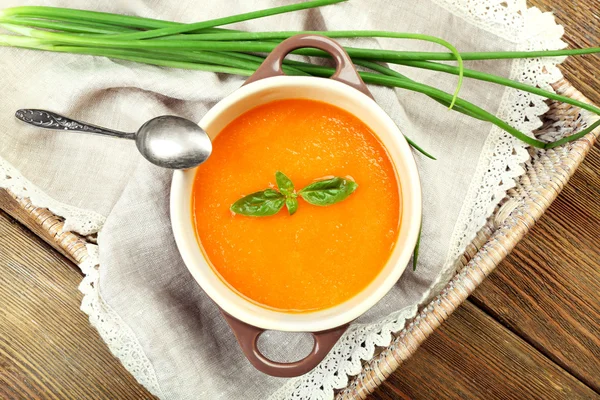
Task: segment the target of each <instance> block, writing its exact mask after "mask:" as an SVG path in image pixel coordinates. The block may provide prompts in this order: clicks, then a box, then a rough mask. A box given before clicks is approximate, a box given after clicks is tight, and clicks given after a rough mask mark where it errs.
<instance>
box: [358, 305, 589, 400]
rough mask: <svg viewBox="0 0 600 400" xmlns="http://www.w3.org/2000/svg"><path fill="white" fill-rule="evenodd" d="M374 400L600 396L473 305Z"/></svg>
mask: <svg viewBox="0 0 600 400" xmlns="http://www.w3.org/2000/svg"><path fill="white" fill-rule="evenodd" d="M370 398H371V399H373V400H375V399H378V400H384V399H412V400H419V399H438V400H442V399H457V398H458V399H486V400H494V399H520V400H526V399H546V400H550V399H597V398H600V395H598V394H596V393H595V392H594V391H592V390H591V389H590V388H588V387H587V386H585V385H584V384H583V383H581V382H580V381H578V380H577V379H576V378H575V377H573V376H571V375H570V374H569V373H567V372H566V371H564V370H563V369H561V368H560V367H558V366H557V365H556V364H554V363H553V362H552V361H550V360H548V359H547V358H546V357H544V356H543V355H541V354H540V353H539V352H538V351H537V350H535V349H534V348H532V347H531V346H529V345H528V344H527V343H526V342H524V341H523V340H522V339H520V338H519V337H518V336H516V335H515V334H513V333H512V332H510V331H509V330H507V329H505V328H504V327H502V326H501V325H500V324H498V323H497V322H496V321H494V319H492V318H491V317H490V316H488V315H486V314H485V313H484V312H483V311H481V310H480V309H478V308H477V307H476V306H475V305H473V304H472V303H470V302H466V303H464V304H463V305H462V306H461V307H460V308H459V309H458V310H457V311H456V312H455V313H454V314H453V315H452V316H451V317H450V318H449V319H448V320H447V321H446V323H444V324H443V325H442V326H441V327H440V328H439V329H438V330H437V331H436V332H435V333H434V334H433V335H432V336H431V337H430V338H429V339H428V340H427V341H426V342H425V343H424V344H423V345H422V346H421V347H420V348H419V350H417V352H416V354H415V355H414V356H413V357H412V358H410V359H409V360H408V361H407V362H406V363H405V364H403V365H402V366H401V367H400V368H399V369H398V370H397V371H396V372H395V373H394V374H393V375H392V376H391V377H390V378H389V379H388V380H387V381H386V382H384V383H383V385H382V386H381V387H380V388H379V390H378V391H377V392H376V393H375V394H373V395H372V396H371V397H370Z"/></svg>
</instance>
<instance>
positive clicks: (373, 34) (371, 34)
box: [162, 31, 464, 109]
mask: <svg viewBox="0 0 600 400" xmlns="http://www.w3.org/2000/svg"><path fill="white" fill-rule="evenodd" d="M296 35H322V36H327V37H330V38H334V39H336V38H393V39H416V40H423V41H426V42H432V43H436V44H439V45H441V46H444V47H446V48H447V49H448V50H450V51H451V52H452V54H453V55H454V58H455V59H456V61H457V63H458V69H459V73H458V84H457V85H456V90H455V92H454V98H453V99H452V102H451V103H450V104H449V106H448V108H450V109H451V108H452V107H453V106H454V103H455V101H456V98H457V97H458V93H459V92H460V88H461V86H462V82H463V74H462V72H460V71H462V70H463V69H464V64H463V60H462V58H461V56H460V53H459V52H458V50H457V49H456V48H455V47H454V46H453V45H452V44H450V43H448V42H447V41H445V40H443V39H440V38H438V37H435V36H429V35H422V34H419V33H402V32H389V31H290V32H221V33H206V34H195V35H185V36H169V37H164V38H162V39H165V40H166V39H170V40H174V39H177V40H197V41H198V40H199V41H242V40H253V41H254V40H271V39H278V40H283V39H288V38H290V37H292V36H296Z"/></svg>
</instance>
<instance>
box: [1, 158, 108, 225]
mask: <svg viewBox="0 0 600 400" xmlns="http://www.w3.org/2000/svg"><path fill="white" fill-rule="evenodd" d="M0 188H4V189H8V190H10V191H11V192H12V193H13V194H15V195H17V196H18V197H22V198H29V199H30V200H31V203H32V204H33V205H34V206H36V207H43V208H47V209H48V210H50V211H52V213H53V214H55V215H59V216H61V217H63V218H64V219H65V221H64V226H63V230H64V231H70V232H77V233H79V234H80V235H82V236H87V235H91V234H93V233H96V232H98V231H99V230H100V228H101V227H102V225H104V221H105V218H104V217H103V216H102V215H100V214H97V213H95V212H93V211H89V210H82V209H80V208H77V207H72V206H69V205H66V204H63V203H61V202H59V201H56V200H54V199H53V198H51V197H50V196H48V195H47V194H46V193H44V192H43V191H41V190H40V189H39V188H38V187H37V186H35V185H34V184H33V183H31V182H30V181H29V180H27V179H26V178H25V177H24V176H23V175H21V173H20V172H19V171H17V169H16V168H15V167H13V166H12V165H10V164H9V163H8V161H6V160H4V159H2V157H0Z"/></svg>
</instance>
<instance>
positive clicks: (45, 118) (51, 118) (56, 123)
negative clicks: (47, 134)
mask: <svg viewBox="0 0 600 400" xmlns="http://www.w3.org/2000/svg"><path fill="white" fill-rule="evenodd" d="M15 117H17V119H19V120H21V121H23V122H26V123H28V124H30V125H34V126H37V127H40V128H45V129H56V130H61V131H75V132H84V133H93V134H98V135H107V136H113V137H119V138H123V139H134V138H135V133H128V132H120V131H115V130H112V129H107V128H103V127H101V126H96V125H92V124H88V123H86V122H80V121H75V120H74V119H70V118H67V117H65V116H62V115H59V114H56V113H53V112H50V111H45V110H19V111H17V112H16V113H15Z"/></svg>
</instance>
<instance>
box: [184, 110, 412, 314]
mask: <svg viewBox="0 0 600 400" xmlns="http://www.w3.org/2000/svg"><path fill="white" fill-rule="evenodd" d="M276 171H282V172H283V173H284V174H286V175H287V176H288V177H289V178H290V179H291V180H292V182H293V183H294V186H295V189H296V190H300V189H301V188H303V187H305V186H306V185H309V184H311V183H312V182H313V181H314V180H315V179H317V178H322V177H326V176H332V175H333V176H339V177H348V178H349V179H352V180H354V181H356V183H357V184H358V188H357V189H356V191H355V192H354V193H353V194H351V195H350V196H349V197H348V198H347V199H345V200H344V201H341V202H339V203H336V204H333V205H330V206H327V207H320V206H315V205H312V204H309V203H307V202H306V201H304V200H303V199H301V198H300V197H299V198H298V201H299V206H298V211H297V212H296V213H295V214H294V215H289V213H288V211H287V210H286V209H285V207H284V208H283V209H282V210H281V211H280V212H279V213H277V214H276V215H273V216H269V217H249V216H244V215H239V214H237V215H236V214H234V213H232V212H231V211H230V206H231V205H232V204H233V203H234V202H235V201H237V200H238V199H240V198H241V197H242V196H244V195H247V194H250V193H253V192H257V191H260V190H263V189H266V188H269V187H273V188H275V189H276V188H277V187H276V186H275V172H276ZM192 207H193V218H194V221H193V222H194V226H195V229H196V233H197V238H198V240H199V242H200V245H201V247H202V249H203V251H204V254H205V256H206V257H207V259H208V261H209V263H210V264H211V266H212V268H213V269H214V270H215V271H216V272H217V273H218V274H219V275H220V276H221V278H222V279H223V280H224V281H225V282H227V283H228V284H229V286H230V287H232V288H233V289H234V290H236V291H237V292H238V293H240V294H241V295H242V296H245V297H246V298H248V299H250V300H252V301H253V302H255V303H257V304H259V305H261V306H263V307H268V308H271V309H276V310H279V311H286V312H309V311H317V310H322V309H325V308H328V307H332V306H335V305H337V304H340V303H342V302H344V301H345V300H348V299H350V298H351V297H353V296H354V295H356V294H358V293H359V292H360V291H361V290H363V289H364V288H365V287H366V286H367V285H368V284H369V283H370V282H371V281H373V279H374V278H375V277H376V276H377V274H379V272H380V271H381V270H382V269H383V267H384V266H385V264H386V262H387V260H388V259H389V257H390V255H391V252H392V249H393V247H394V244H395V242H396V238H397V236H398V231H399V225H400V211H401V198H400V195H399V186H398V182H397V179H396V173H395V170H394V166H393V164H392V161H391V160H390V157H389V155H388V154H387V152H386V150H385V148H384V147H383V145H382V144H381V142H380V141H379V139H378V138H377V137H376V136H375V134H374V133H373V132H372V131H371V130H370V129H369V128H368V127H367V126H366V125H365V124H364V123H363V122H362V121H360V120H359V119H358V118H356V117H355V116H354V115H352V114H350V113H348V112H346V111H344V110H342V109H340V108H337V107H335V106H332V105H329V104H326V103H322V102H318V101H313V100H306V99H289V100H278V101H274V102H271V103H268V104H264V105H261V106H258V107H256V108H254V109H252V110H250V111H248V112H246V113H244V114H243V115H241V116H240V117H238V118H236V119H235V120H234V121H233V122H231V123H230V124H229V125H228V126H227V127H225V129H223V131H222V132H220V134H219V135H218V136H217V137H216V138H215V140H214V142H213V153H212V155H211V156H210V158H209V159H208V161H207V162H206V163H204V164H203V165H201V166H200V167H199V168H198V170H197V173H196V177H195V181H194V188H193V196H192Z"/></svg>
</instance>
